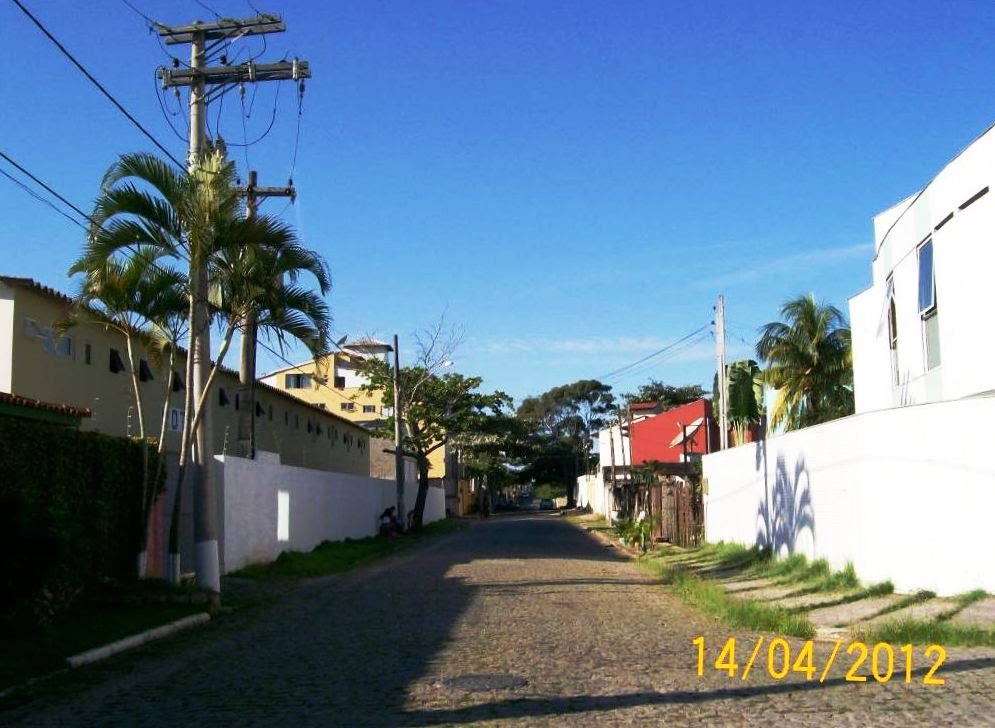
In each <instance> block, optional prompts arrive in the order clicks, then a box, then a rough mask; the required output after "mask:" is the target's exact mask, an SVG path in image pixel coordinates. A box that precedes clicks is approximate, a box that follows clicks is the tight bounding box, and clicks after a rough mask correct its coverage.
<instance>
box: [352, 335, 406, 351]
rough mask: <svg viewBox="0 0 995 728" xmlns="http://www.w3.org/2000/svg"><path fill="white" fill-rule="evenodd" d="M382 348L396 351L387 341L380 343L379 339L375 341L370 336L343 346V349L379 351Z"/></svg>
mask: <svg viewBox="0 0 995 728" xmlns="http://www.w3.org/2000/svg"><path fill="white" fill-rule="evenodd" d="M380 347H386V349H387V351H393V350H394V347H392V346H391V345H390V344H388V343H387V342H386V341H380V340H379V339H374V338H372V337H370V336H365V337H363V338H362V339H356V340H355V341H346V342H345V343H344V344H342V348H343V349H379V348H380Z"/></svg>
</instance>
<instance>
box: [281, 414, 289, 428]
mask: <svg viewBox="0 0 995 728" xmlns="http://www.w3.org/2000/svg"><path fill="white" fill-rule="evenodd" d="M283 424H285V425H286V426H287V427H290V413H289V412H284V413H283Z"/></svg>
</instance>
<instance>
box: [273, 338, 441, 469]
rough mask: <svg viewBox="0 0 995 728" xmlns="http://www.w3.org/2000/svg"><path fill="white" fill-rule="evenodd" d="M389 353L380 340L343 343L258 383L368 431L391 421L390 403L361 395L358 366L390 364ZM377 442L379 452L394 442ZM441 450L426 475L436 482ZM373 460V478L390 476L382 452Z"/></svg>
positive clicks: (387, 460)
mask: <svg viewBox="0 0 995 728" xmlns="http://www.w3.org/2000/svg"><path fill="white" fill-rule="evenodd" d="M393 350H394V349H393V347H392V346H391V345H390V344H387V343H384V342H383V341H377V340H376V339H370V338H364V339H357V340H356V341H350V342H345V343H343V344H342V346H341V347H340V349H339V351H335V352H330V353H328V354H326V355H325V356H323V357H321V358H319V359H318V360H317V361H315V360H313V359H312V360H309V361H306V362H302V363H300V364H292V365H290V366H287V367H284V368H282V369H277V370H276V371H274V372H270V373H269V374H264V375H263V376H262V377H260V381H261V382H263V383H265V384H267V385H269V386H271V387H274V388H276V389H281V390H283V391H285V392H287V393H289V394H292V395H293V396H295V397H298V398H299V399H302V400H304V401H306V402H311V403H313V404H315V405H317V406H318V407H321V408H322V409H324V410H326V411H329V412H334V413H335V414H337V415H340V416H341V417H344V418H346V419H348V420H350V421H352V422H355V423H357V424H359V425H361V426H363V427H365V428H367V429H373V428H375V427H377V426H378V425H380V424H382V423H383V422H384V420H386V418H388V417H390V415H391V413H392V412H393V400H392V399H390V400H389V401H384V396H383V395H382V394H381V393H380V392H374V393H369V392H365V391H363V389H362V387H363V385H364V384H366V382H367V380H366V378H365V377H364V376H363V375H362V374H361V373H360V372H359V367H360V365H361V364H362V362H363V361H364V360H366V359H368V358H370V357H376V358H378V359H382V360H384V361H389V359H388V357H389V355H390V353H391V352H392V351H393ZM389 396H391V397H392V395H389ZM377 442H378V443H379V446H382V447H380V449H381V450H382V449H383V447H388V448H393V442H390V441H385V440H378V441H377ZM377 446H378V445H375V447H377ZM446 452H447V447H446V446H445V445H443V446H442V447H440V448H439V449H437V450H435V451H434V452H432V453H431V454H430V455H429V459H428V460H429V476H430V478H431V479H432V480H433V481H434V480H439V481H441V480H442V479H444V478H445V477H446V461H447V458H446ZM373 459H374V463H375V465H374V469H375V470H377V477H381V478H393V477H394V464H393V458H392V457H391V456H387V457H386V458H385V457H383V456H382V453H374V455H373ZM377 463H379V466H378V465H377Z"/></svg>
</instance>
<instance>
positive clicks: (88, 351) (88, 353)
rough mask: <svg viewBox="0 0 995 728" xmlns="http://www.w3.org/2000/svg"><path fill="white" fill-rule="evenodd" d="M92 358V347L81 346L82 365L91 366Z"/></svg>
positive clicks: (88, 345) (87, 345)
mask: <svg viewBox="0 0 995 728" xmlns="http://www.w3.org/2000/svg"><path fill="white" fill-rule="evenodd" d="M92 358H93V347H92V346H91V345H90V344H83V363H84V364H91V363H92Z"/></svg>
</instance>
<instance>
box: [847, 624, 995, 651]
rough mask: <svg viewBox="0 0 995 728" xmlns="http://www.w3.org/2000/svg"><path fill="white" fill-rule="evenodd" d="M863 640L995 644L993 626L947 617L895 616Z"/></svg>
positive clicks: (966, 645)
mask: <svg viewBox="0 0 995 728" xmlns="http://www.w3.org/2000/svg"><path fill="white" fill-rule="evenodd" d="M866 641H869V642H870V641H874V642H891V643H895V644H908V643H911V644H914V645H934V644H935V645H942V646H943V647H995V629H985V628H984V627H969V626H966V625H960V624H954V623H953V622H949V621H936V622H926V621H918V620H910V619H909V620H896V621H894V622H886V623H884V624H882V625H881V626H880V627H877V628H875V629H872V630H870V631H869V632H868V634H867V635H866Z"/></svg>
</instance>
